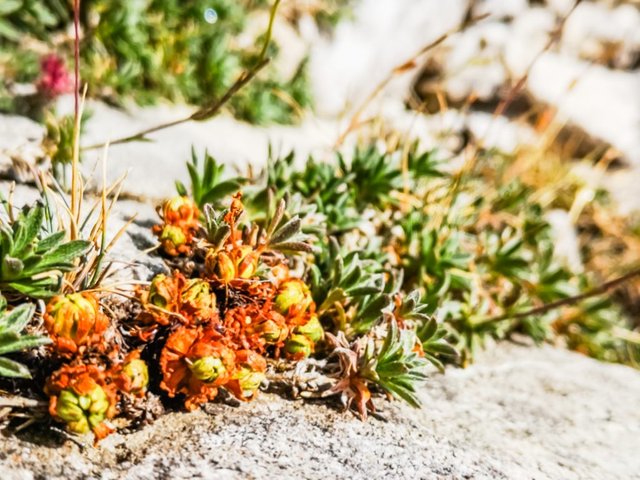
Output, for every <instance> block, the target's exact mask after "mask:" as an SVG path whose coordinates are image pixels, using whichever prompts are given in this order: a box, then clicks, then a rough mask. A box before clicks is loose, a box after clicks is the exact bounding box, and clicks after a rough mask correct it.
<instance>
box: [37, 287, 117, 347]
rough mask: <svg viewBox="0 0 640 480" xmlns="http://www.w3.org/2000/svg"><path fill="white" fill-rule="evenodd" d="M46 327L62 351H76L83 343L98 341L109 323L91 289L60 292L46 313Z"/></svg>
mask: <svg viewBox="0 0 640 480" xmlns="http://www.w3.org/2000/svg"><path fill="white" fill-rule="evenodd" d="M44 321H45V327H46V329H47V331H48V332H49V335H51V337H52V339H53V340H54V342H55V344H56V347H57V348H58V350H59V351H60V352H61V353H75V352H76V351H77V350H78V347H79V346H81V345H91V344H98V343H100V342H101V341H102V334H103V333H104V332H105V331H106V329H107V327H108V326H109V320H108V318H107V316H106V315H105V314H104V313H102V312H101V311H100V306H99V304H98V301H97V300H96V297H95V296H94V294H92V293H87V292H82V293H72V294H69V295H58V296H55V297H53V298H52V299H51V301H50V302H49V304H48V305H47V311H46V313H45V315H44Z"/></svg>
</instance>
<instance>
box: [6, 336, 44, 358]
mask: <svg viewBox="0 0 640 480" xmlns="http://www.w3.org/2000/svg"><path fill="white" fill-rule="evenodd" d="M49 343H51V339H50V338H48V337H43V336H40V335H20V334H18V333H16V332H4V333H0V355H3V354H5V353H13V352H20V351H22V350H27V349H30V348H35V347H39V346H40V345H48V344H49Z"/></svg>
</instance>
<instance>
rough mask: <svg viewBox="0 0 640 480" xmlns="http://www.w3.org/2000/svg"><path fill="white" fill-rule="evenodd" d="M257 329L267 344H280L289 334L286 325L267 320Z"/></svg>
mask: <svg viewBox="0 0 640 480" xmlns="http://www.w3.org/2000/svg"><path fill="white" fill-rule="evenodd" d="M257 329H258V331H259V332H260V337H261V338H263V339H264V341H265V342H267V343H278V342H279V341H281V340H283V339H284V338H285V337H286V336H287V334H288V333H289V329H288V328H287V326H286V325H278V323H277V322H275V321H273V320H265V321H264V322H262V323H261V324H260V325H259V326H258V327H257Z"/></svg>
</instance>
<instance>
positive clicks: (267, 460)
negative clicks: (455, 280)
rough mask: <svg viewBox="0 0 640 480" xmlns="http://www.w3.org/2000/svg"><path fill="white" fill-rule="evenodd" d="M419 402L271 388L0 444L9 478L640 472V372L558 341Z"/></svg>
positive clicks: (511, 348)
mask: <svg viewBox="0 0 640 480" xmlns="http://www.w3.org/2000/svg"><path fill="white" fill-rule="evenodd" d="M420 396H421V398H422V401H423V404H424V405H423V407H422V408H421V409H412V408H410V407H408V406H406V405H404V404H400V403H399V402H392V403H388V402H386V401H384V400H380V399H379V400H378V401H377V404H378V406H379V407H383V408H384V412H383V413H384V415H385V416H386V417H387V419H388V421H382V420H376V419H373V418H371V419H369V420H368V421H367V422H366V423H363V422H360V421H359V420H357V419H356V418H355V417H354V416H353V415H351V414H349V413H342V412H338V411H336V410H334V409H332V408H330V407H329V406H327V405H326V404H312V403H305V402H303V401H290V400H285V399H282V398H280V397H277V396H274V395H270V394H264V395H262V396H260V398H259V399H258V400H257V401H255V402H252V403H249V404H243V405H241V406H240V407H237V408H234V407H230V406H226V405H221V404H215V405H210V406H209V407H207V412H204V411H197V412H194V413H189V414H187V413H172V414H169V415H166V416H164V417H162V418H161V419H160V420H158V421H157V422H155V423H154V424H152V425H151V426H148V427H145V428H144V429H142V430H140V431H137V432H135V433H132V434H128V435H122V434H115V435H113V436H111V437H108V438H107V439H106V440H105V441H103V442H102V443H101V444H100V446H99V447H98V448H94V447H91V446H87V447H86V448H84V449H80V448H79V447H78V446H77V445H76V444H75V443H72V442H70V441H66V442H64V441H62V440H61V438H60V437H58V435H56V434H54V433H46V432H28V433H22V434H20V435H19V436H18V438H17V439H16V438H15V437H11V436H9V437H3V438H1V439H0V452H1V453H0V473H1V477H2V478H3V479H4V480H18V479H20V480H22V479H25V480H26V479H32V478H43V479H44V478H46V479H65V480H72V479H93V478H96V479H98V478H99V479H105V480H106V479H116V478H118V479H156V478H170V479H191V478H205V479H219V478H220V479H247V478H308V479H316V478H317V479H325V478H353V479H360V478H362V479H365V478H366V479H378V478H379V479H383V478H423V479H463V478H473V479H501V478H502V479H516V478H518V479H519V478H522V479H524V478H532V479H533V478H535V479H537V480H543V479H563V480H572V479H576V480H578V479H580V480H589V479H594V480H608V479H611V480H619V479H633V478H640V473H638V472H640V456H639V455H638V454H637V453H638V447H640V443H639V440H638V438H640V411H639V410H638V408H637V399H638V398H640V374H639V373H638V372H637V371H635V370H632V369H630V368H627V367H623V366H618V365H608V364H603V363H598V362H596V361H595V360H591V359H589V358H585V357H582V356H580V355H578V354H575V353H571V352H567V351H564V350H559V349H554V348H552V347H548V346H545V347H542V348H536V347H530V346H529V347H528V346H518V345H515V344H508V343H504V344H501V345H499V346H497V347H495V348H492V349H491V350H490V351H487V352H485V353H483V354H481V355H480V357H479V359H478V361H477V363H476V364H475V365H473V366H471V367H470V368H468V369H466V370H455V369H449V370H448V371H447V373H446V374H445V375H444V376H440V375H435V376H433V377H432V378H431V379H430V380H429V382H428V384H427V386H425V387H424V389H422V391H421V392H420Z"/></svg>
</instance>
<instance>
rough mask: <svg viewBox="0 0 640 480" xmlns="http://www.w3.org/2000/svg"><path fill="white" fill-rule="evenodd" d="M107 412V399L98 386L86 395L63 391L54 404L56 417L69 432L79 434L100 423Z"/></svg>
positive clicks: (67, 390) (69, 390) (68, 390)
mask: <svg viewBox="0 0 640 480" xmlns="http://www.w3.org/2000/svg"><path fill="white" fill-rule="evenodd" d="M108 410H109V399H108V398H107V395H106V393H105V392H104V390H103V389H102V387H100V386H98V385H96V386H95V387H94V388H93V389H92V390H91V391H90V392H89V393H88V394H86V395H78V394H76V393H75V392H74V391H73V390H71V389H66V390H63V391H62V392H60V395H59V396H58V400H57V404H56V414H57V416H58V417H59V418H60V419H61V420H63V421H65V422H66V423H67V426H68V428H69V430H70V431H71V432H74V433H79V434H82V433H87V432H88V431H89V430H91V428H95V427H97V426H98V425H99V424H100V423H102V422H103V421H104V419H105V418H106V415H107V411H108Z"/></svg>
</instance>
